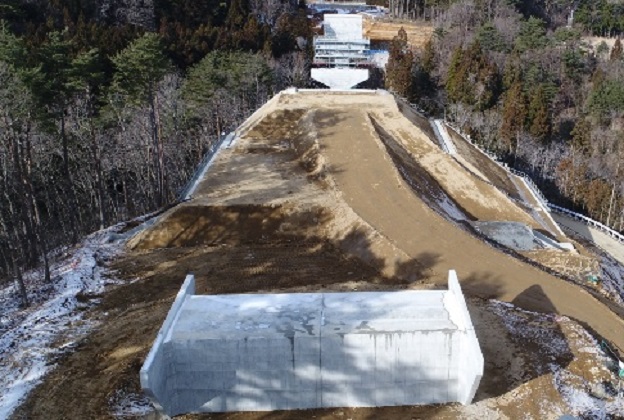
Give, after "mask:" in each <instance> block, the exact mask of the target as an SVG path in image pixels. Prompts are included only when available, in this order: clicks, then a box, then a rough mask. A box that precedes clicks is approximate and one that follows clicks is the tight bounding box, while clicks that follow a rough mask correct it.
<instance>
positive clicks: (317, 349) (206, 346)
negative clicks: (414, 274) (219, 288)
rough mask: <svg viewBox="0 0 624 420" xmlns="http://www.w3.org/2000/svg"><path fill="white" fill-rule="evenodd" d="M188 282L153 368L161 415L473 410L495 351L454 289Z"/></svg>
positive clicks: (151, 383)
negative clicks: (212, 286) (264, 288)
mask: <svg viewBox="0 0 624 420" xmlns="http://www.w3.org/2000/svg"><path fill="white" fill-rule="evenodd" d="M194 283H195V282H194V278H193V276H188V277H187V279H186V281H185V282H184V285H183V286H182V288H181V290H180V292H179V293H178V296H177V297H176V300H175V302H174V303H173V306H172V308H171V310H170V312H169V314H168V316H167V318H166V320H165V322H164V323H163V326H162V328H161V330H160V331H159V333H158V336H157V338H156V341H155V342H154V345H153V347H152V349H151V351H150V353H149V355H148V357H147V358H146V361H145V364H144V365H143V368H142V369H141V386H142V387H143V389H144V391H145V393H146V394H147V395H148V396H149V397H150V398H151V399H152V401H153V402H154V405H155V406H156V407H157V409H158V410H159V411H161V412H162V413H165V414H167V415H171V416H173V415H178V414H183V413H192V412H227V411H270V410H290V409H308V408H322V407H377V406H399V405H418V404H433V403H448V402H460V403H462V404H469V403H470V402H471V401H472V399H473V397H474V394H475V392H476V390H477V388H478V386H479V382H480V380H481V377H482V376H483V355H482V353H481V349H480V347H479V342H478V341H477V337H476V335H475V331H474V327H473V325H472V322H471V319H470V315H469V313H468V309H467V307H466V302H465V300H464V296H463V294H462V291H461V289H460V286H459V282H458V280H457V276H456V274H455V272H454V271H450V272H449V278H448V285H449V288H448V290H426V291H402V292H350V293H301V294H272V295H262V294H255V295H254V294H247V295H203V296H197V295H194Z"/></svg>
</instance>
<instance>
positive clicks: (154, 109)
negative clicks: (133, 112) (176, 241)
mask: <svg viewBox="0 0 624 420" xmlns="http://www.w3.org/2000/svg"><path fill="white" fill-rule="evenodd" d="M113 63H114V64H115V70H116V71H115V74H114V76H113V86H112V90H113V92H116V93H119V94H122V95H124V96H125V97H126V98H127V99H128V100H129V101H130V102H131V103H134V104H136V105H140V104H142V103H147V104H148V105H149V109H150V118H149V120H150V121H149V125H150V129H151V137H152V144H153V150H152V154H153V160H154V170H155V178H156V179H155V188H154V189H155V191H156V205H158V206H159V207H160V206H162V205H164V204H165V201H166V195H167V192H166V191H165V186H166V182H165V176H166V174H165V162H164V150H163V144H162V139H161V135H160V133H161V129H160V114H159V105H158V96H157V88H158V83H159V82H160V81H161V80H162V78H163V77H164V76H165V74H167V72H168V71H170V68H171V63H170V62H169V60H168V59H167V57H165V55H164V53H163V50H162V45H161V41H160V37H159V36H158V35H156V34H154V33H146V34H145V35H143V36H142V37H141V38H138V39H137V40H135V41H134V42H133V43H132V44H130V45H129V46H128V47H127V48H126V49H124V50H122V51H121V52H119V54H117V55H116V56H115V57H113Z"/></svg>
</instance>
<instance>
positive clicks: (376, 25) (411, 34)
mask: <svg viewBox="0 0 624 420" xmlns="http://www.w3.org/2000/svg"><path fill="white" fill-rule="evenodd" d="M401 28H403V29H404V30H405V33H406V34H407V42H408V44H409V45H410V46H411V47H412V48H419V49H420V48H424V46H425V44H426V43H427V42H428V41H429V40H430V39H431V36H432V34H433V26H432V25H430V24H428V23H427V22H422V23H415V22H413V21H410V22H407V21H406V22H400V21H392V20H388V19H374V18H366V19H364V26H363V32H364V33H363V35H364V37H365V38H368V39H370V40H371V41H387V42H389V41H392V40H393V39H394V37H395V36H397V35H398V34H399V31H400V30H401Z"/></svg>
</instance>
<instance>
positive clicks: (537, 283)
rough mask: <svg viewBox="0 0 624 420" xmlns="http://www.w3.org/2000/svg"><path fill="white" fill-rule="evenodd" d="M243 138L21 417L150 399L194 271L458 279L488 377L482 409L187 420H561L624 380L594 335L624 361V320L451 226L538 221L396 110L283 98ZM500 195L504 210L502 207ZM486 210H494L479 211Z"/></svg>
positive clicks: (440, 283) (85, 412)
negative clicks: (147, 362)
mask: <svg viewBox="0 0 624 420" xmlns="http://www.w3.org/2000/svg"><path fill="white" fill-rule="evenodd" d="M371 116H373V118H374V122H373V120H371ZM239 134H240V138H238V139H237V140H236V141H235V142H234V143H233V144H232V145H231V147H228V148H226V149H224V150H222V151H221V152H220V153H219V155H218V157H217V159H216V160H215V162H214V163H213V165H212V166H211V167H210V168H209V169H208V171H207V173H206V176H205V178H204V179H203V180H202V181H201V183H200V184H199V186H198V188H197V190H196V191H195V192H194V193H193V195H192V197H193V199H192V200H190V201H189V202H187V203H183V204H180V205H178V206H176V207H174V208H172V209H170V210H169V211H167V212H165V213H164V214H163V215H161V216H160V217H159V219H158V220H157V221H156V223H155V224H154V225H153V226H151V227H150V228H148V229H146V230H144V231H143V232H141V233H140V234H138V235H137V236H135V237H134V238H133V239H132V240H131V241H129V243H128V251H127V253H126V255H125V256H123V258H121V259H118V260H117V261H115V262H114V263H113V267H112V268H113V269H115V270H117V272H118V275H119V277H120V279H123V280H125V281H126V284H124V285H123V286H119V287H117V288H114V289H112V290H111V291H109V292H107V293H106V294H104V295H103V296H102V303H101V304H100V305H99V306H98V307H97V308H96V309H95V310H93V312H92V313H91V314H90V316H91V317H93V318H96V319H100V320H102V321H103V322H102V323H101V324H100V326H99V327H98V328H97V329H96V330H95V331H94V332H93V333H92V334H91V335H90V336H89V337H88V338H87V339H86V340H84V341H83V342H82V343H80V345H79V346H78V348H77V350H76V351H75V352H74V353H70V354H68V355H67V356H66V357H64V358H63V359H62V360H58V361H56V363H58V367H57V368H56V369H55V370H54V371H52V372H51V373H50V374H49V375H48V376H46V378H45V380H44V381H43V382H42V384H41V385H40V386H39V387H37V388H36V389H35V390H34V391H33V392H32V393H31V395H30V396H29V398H28V399H27V401H26V402H25V403H24V404H23V405H22V406H21V408H20V409H19V410H18V411H17V412H16V413H15V415H14V417H15V418H19V419H30V418H46V419H61V418H71V419H74V418H76V419H83V418H89V419H91V418H110V417H112V416H113V415H112V413H113V412H114V410H113V406H114V405H115V404H116V401H117V399H118V397H117V396H118V395H120V393H121V394H132V395H140V389H139V388H140V387H139V382H138V372H139V369H140V367H141V365H142V363H143V361H144V358H145V356H146V355H147V352H148V351H149V348H150V347H151V345H152V342H153V340H154V338H155V336H156V333H157V331H158V329H159V328H160V325H161V323H162V321H163V320H164V318H165V316H166V313H167V311H168V310H169V308H170V306H171V303H172V301H173V299H174V297H175V295H176V293H177V291H178V289H179V287H180V285H181V284H182V282H183V280H184V277H185V275H186V274H187V273H189V272H192V273H194V274H195V276H196V279H197V292H198V293H206V294H218V293H259V292H261V293H270V292H307V291H323V290H331V291H350V290H400V289H406V288H410V289H419V288H445V287H446V281H447V272H448V270H449V269H456V270H457V271H458V275H459V278H460V281H461V282H462V287H463V288H464V291H465V292H466V294H467V295H469V296H470V298H469V302H468V303H469V309H470V312H471V315H472V318H473V322H474V324H475V328H476V331H477V335H478V337H479V340H480V343H481V346H482V350H483V352H484V355H485V363H486V367H485V376H484V378H483V380H482V382H481V386H480V388H479V390H478V393H477V396H476V398H475V402H474V404H472V405H470V406H467V407H463V406H458V405H443V406H427V407H393V408H371V409H327V410H309V411H304V412H275V413H229V414H219V415H205V416H183V417H182V418H189V419H191V418H215V419H216V418H219V419H265V418H272V419H273V418H276V419H281V418H283V419H286V418H319V419H347V418H352V419H377V418H388V419H404V418H408V419H409V418H442V419H444V418H448V419H455V418H462V419H466V418H474V419H483V418H510V419H516V418H524V417H528V418H540V419H542V418H553V419H555V418H558V417H559V416H561V415H563V414H565V413H568V412H573V413H577V411H574V410H572V411H570V410H571V409H570V407H572V406H573V405H574V404H573V402H570V401H567V400H566V395H567V394H566V393H565V392H564V391H565V389H567V388H565V387H564V385H565V384H567V382H566V380H568V379H569V378H572V379H569V380H570V381H572V380H573V381H576V382H579V381H580V382H579V383H582V384H586V383H592V384H593V383H601V381H605V380H612V379H613V378H612V377H611V376H609V373H608V372H605V371H604V370H603V369H602V368H601V367H600V363H602V361H600V362H597V359H596V354H594V353H592V351H589V350H584V349H588V348H594V347H595V346H596V342H595V341H593V339H592V338H591V337H590V336H589V335H587V334H586V333H585V332H584V329H583V328H582V327H581V326H580V325H582V326H583V327H590V329H591V330H592V331H593V332H597V333H598V334H600V335H601V336H603V337H605V338H606V339H608V340H609V341H610V342H612V343H613V344H614V345H615V346H617V347H619V348H620V349H624V334H623V333H622V332H623V331H624V323H623V322H622V319H621V318H620V317H618V316H617V315H615V314H614V313H613V312H612V311H610V310H609V309H608V307H607V306H605V305H604V304H602V303H600V302H599V301H598V300H597V299H596V298H594V297H593V296H591V295H590V294H589V293H587V292H586V291H584V290H582V289H581V288H580V287H578V286H577V285H574V284H571V283H569V282H565V281H563V280H561V279H559V278H556V277H553V276H551V275H549V274H547V273H545V272H544V271H541V270H539V269H537V268H535V267H533V266H531V265H529V264H527V263H525V262H522V261H520V260H518V259H516V258H513V257H512V256H510V255H508V254H506V253H504V252H502V251H501V250H499V249H496V248H494V247H492V246H491V245H489V244H488V243H486V242H483V241H482V240H481V239H479V238H478V237H477V236H475V235H474V234H473V233H471V231H470V229H468V228H467V227H466V225H465V223H464V222H463V221H462V220H458V219H456V218H454V217H453V215H455V216H457V213H458V212H459V213H461V212H463V211H465V212H466V213H469V214H470V215H471V217H474V218H479V217H488V215H491V217H496V215H501V214H502V215H504V217H505V218H507V217H511V218H513V217H522V218H528V219H529V222H531V219H530V215H529V214H528V213H526V212H524V211H523V210H522V208H520V207H518V206H517V205H516V204H515V203H514V202H513V201H512V200H509V199H508V198H507V197H506V196H505V195H504V194H502V193H501V192H500V191H499V190H498V189H497V188H496V187H494V186H492V185H490V184H488V183H486V182H485V181H484V180H482V179H480V178H479V177H476V176H475V175H474V174H472V173H471V172H470V171H468V170H466V168H464V167H463V166H461V165H459V164H457V162H455V161H454V160H452V158H450V157H448V156H445V155H444V154H442V153H440V154H438V153H437V152H436V151H435V146H434V144H433V143H432V142H431V140H429V139H428V137H427V135H426V134H425V133H424V132H423V131H421V130H420V129H419V128H418V127H417V126H415V125H414V124H413V123H412V122H410V119H408V118H406V117H405V116H404V115H402V114H401V112H400V111H399V109H398V108H397V106H396V103H395V102H394V100H393V99H392V97H391V96H390V95H383V94H338V93H329V92H328V93H315V94H307V93H299V94H283V95H281V96H279V97H278V98H277V99H276V100H275V101H272V103H271V104H270V105H268V106H267V107H266V108H263V109H262V110H261V111H260V112H258V113H256V114H255V115H254V116H253V117H252V118H251V119H250V121H249V122H248V123H247V124H245V125H244V126H243V128H242V129H241V130H239ZM401 168H403V171H402V169H401ZM436 171H437V172H436ZM456 180H462V189H461V191H459V192H458V190H456V189H454V188H453V185H452V184H453V183H454V182H455V181H456ZM491 190H496V191H497V194H498V195H496V196H495V197H496V198H494V199H492V201H490V200H488V199H487V196H488V194H489V192H488V191H491ZM492 194H495V193H492ZM471 196H481V197H483V198H482V199H479V200H476V201H475V200H473V201H472V202H470V201H469V200H468V198H469V197H471ZM441 197H442V198H441ZM467 197H468V198H467ZM492 202H494V203H496V204H495V206H494V205H493V204H492ZM427 203H429V204H427ZM467 203H468V204H467ZM430 205H431V206H430ZM436 206H437V207H436ZM432 207H433V208H432ZM484 209H485V210H484ZM488 211H489V212H490V213H486V212H488ZM501 217H502V216H501ZM503 220H508V219H503ZM531 223H537V222H535V221H533V222H531ZM582 263H583V264H585V262H584V261H583V262H582ZM491 298H496V299H499V300H503V301H507V302H511V303H513V304H514V305H516V306H518V307H520V308H524V309H529V310H532V311H537V312H543V313H549V314H551V315H541V314H538V313H532V312H526V311H522V310H520V309H514V308H510V307H507V306H505V305H504V304H501V303H495V302H491V301H488V300H487V299H491ZM553 314H560V315H567V316H569V317H570V318H572V319H569V318H567V317H563V316H559V315H553ZM577 320H578V322H577ZM579 323H580V325H579ZM597 366H598V367H597ZM564 373H565V375H564ZM562 375H563V376H562ZM564 376H565V378H568V379H565V378H564V379H565V380H564V379H562V377H564ZM561 384H564V385H561ZM565 386H567V385H565ZM579 386H580V385H579ZM583 386H585V385H583ZM562 387H564V388H562ZM562 390H563V391H562Z"/></svg>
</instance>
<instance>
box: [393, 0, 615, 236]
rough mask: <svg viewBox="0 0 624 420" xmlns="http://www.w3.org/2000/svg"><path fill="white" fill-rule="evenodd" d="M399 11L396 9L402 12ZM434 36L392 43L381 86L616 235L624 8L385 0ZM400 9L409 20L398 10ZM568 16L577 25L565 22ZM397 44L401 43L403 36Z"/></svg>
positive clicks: (561, 0) (502, 0) (524, 1)
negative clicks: (419, 43) (417, 45)
mask: <svg viewBox="0 0 624 420" xmlns="http://www.w3.org/2000/svg"><path fill="white" fill-rule="evenodd" d="M399 3H403V6H399ZM390 5H391V6H392V8H393V10H394V12H395V14H397V15H401V13H403V14H405V13H407V15H410V13H411V9H410V7H412V6H413V7H415V10H416V11H415V12H414V13H413V16H415V17H423V16H424V18H425V19H427V20H429V21H431V22H432V23H433V25H434V26H435V31H434V37H433V39H432V40H431V42H430V43H429V44H428V45H427V46H426V48H424V50H423V51H417V52H415V53H413V52H412V51H411V50H410V49H409V48H408V45H407V42H406V39H405V37H404V36H398V37H397V38H396V39H395V41H394V42H393V43H392V47H391V51H390V63H389V67H388V72H387V85H388V86H389V87H390V88H391V89H393V90H395V91H397V92H399V93H400V94H402V95H404V96H407V97H410V98H411V100H413V101H415V102H417V103H419V104H420V105H421V106H422V107H423V108H425V109H426V110H428V111H430V112H431V113H433V114H438V115H440V116H441V115H442V114H443V113H445V114H446V117H447V118H448V119H450V120H452V121H454V122H455V123H456V124H457V125H458V126H459V127H461V129H462V130H463V131H464V132H466V133H468V134H470V135H471V137H472V138H473V140H475V141H476V142H478V143H480V144H481V145H482V146H483V147H485V148H486V149H488V150H490V151H492V152H493V153H495V154H497V155H499V156H501V157H502V158H503V159H505V160H506V161H507V162H508V163H509V164H511V165H512V166H515V167H516V168H518V169H522V170H524V171H527V172H529V173H530V174H531V175H532V176H533V178H534V179H535V180H536V181H538V184H540V186H541V187H542V188H543V189H544V190H545V192H546V193H547V196H548V198H549V199H550V200H552V201H554V202H555V203H558V204H560V205H564V206H567V207H571V208H574V209H576V210H577V211H580V212H582V213H585V214H588V215H589V216H591V217H593V218H594V219H597V220H599V221H601V222H603V223H605V224H607V225H610V226H611V227H613V228H615V229H617V230H620V231H622V230H623V229H624V54H623V48H622V41H621V40H620V39H616V38H610V39H609V38H605V39H604V40H603V41H599V42H597V43H596V42H594V44H593V45H592V44H590V43H588V42H587V41H588V39H589V38H587V37H588V36H592V35H593V36H596V35H605V36H620V35H621V34H622V33H623V31H624V3H622V2H613V1H611V2H609V1H593V0H592V1H589V0H580V1H571V0H570V1H565V0H544V1H537V0H533V1H528V0H515V1H512V0H488V1H485V0H449V1H446V0H444V1H438V2H436V1H433V2H420V1H402V0H390ZM405 10H407V12H405ZM572 10H574V20H573V22H572V20H569V17H570V16H571V11H572ZM401 35H403V34H401Z"/></svg>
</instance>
